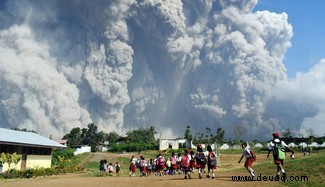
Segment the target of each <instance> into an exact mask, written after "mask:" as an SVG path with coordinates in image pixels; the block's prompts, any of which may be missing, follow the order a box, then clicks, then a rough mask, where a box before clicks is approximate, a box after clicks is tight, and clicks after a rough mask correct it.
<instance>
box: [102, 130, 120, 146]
mask: <svg viewBox="0 0 325 187" xmlns="http://www.w3.org/2000/svg"><path fill="white" fill-rule="evenodd" d="M119 138H120V135H119V134H117V132H115V131H113V132H110V133H108V134H107V136H106V138H105V140H107V141H108V142H109V143H116V140H118V139H119Z"/></svg>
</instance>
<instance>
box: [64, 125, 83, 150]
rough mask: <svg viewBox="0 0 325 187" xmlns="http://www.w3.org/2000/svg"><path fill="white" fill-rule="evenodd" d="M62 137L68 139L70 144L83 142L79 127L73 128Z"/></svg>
mask: <svg viewBox="0 0 325 187" xmlns="http://www.w3.org/2000/svg"><path fill="white" fill-rule="evenodd" d="M62 139H66V140H68V145H69V146H71V145H80V144H81V142H82V141H81V129H80V128H79V127H75V128H73V129H72V130H71V131H70V132H69V133H68V134H66V135H64V136H63V138H62Z"/></svg>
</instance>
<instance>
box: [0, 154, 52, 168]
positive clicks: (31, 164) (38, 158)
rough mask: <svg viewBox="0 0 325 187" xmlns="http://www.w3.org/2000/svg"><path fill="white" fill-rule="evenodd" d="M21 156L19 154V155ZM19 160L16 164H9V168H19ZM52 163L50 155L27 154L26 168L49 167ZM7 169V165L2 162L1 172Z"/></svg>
mask: <svg viewBox="0 0 325 187" xmlns="http://www.w3.org/2000/svg"><path fill="white" fill-rule="evenodd" d="M20 156H21V155H20ZM21 162H22V161H21V160H20V161H19V162H18V164H16V165H15V164H11V166H10V169H17V170H20V169H21ZM51 164H52V155H27V160H26V169H29V168H30V169H37V168H50V167H51ZM7 170H9V165H8V164H7V163H6V164H3V168H2V172H5V171H7Z"/></svg>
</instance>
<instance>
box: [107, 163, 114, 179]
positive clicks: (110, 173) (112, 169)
mask: <svg viewBox="0 0 325 187" xmlns="http://www.w3.org/2000/svg"><path fill="white" fill-rule="evenodd" d="M107 169H108V175H109V176H113V171H114V167H113V164H112V163H109V165H108V168H107Z"/></svg>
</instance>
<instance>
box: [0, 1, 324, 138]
mask: <svg viewBox="0 0 325 187" xmlns="http://www.w3.org/2000/svg"><path fill="white" fill-rule="evenodd" d="M322 4H324V3H323V2H322V1H320V0H319V1H311V2H307V1H285V0H281V1H280V0H276V1H275V0H273V1H266V0H261V1H258V0H227V1H225V0H197V1H193V0H183V1H179V0H169V1H162V0H110V1H100V0H98V1H88V0H71V1H66V0H56V1H38V0H26V1H21V0H10V1H9V0H4V1H0V56H1V58H0V82H1V84H0V121H1V124H0V126H1V127H5V128H14V127H18V128H27V129H30V130H35V131H37V132H39V133H40V134H42V135H45V136H49V135H52V137H60V136H61V137H62V136H63V135H64V134H66V133H68V132H69V131H70V130H71V129H72V128H74V127H80V128H83V127H87V125H88V123H94V124H95V125H97V126H98V128H99V130H103V131H104V132H112V131H116V132H118V133H120V134H125V132H127V131H129V130H133V129H137V128H141V127H142V128H146V127H150V126H154V127H156V129H157V131H158V132H159V133H161V134H162V137H163V138H172V137H174V138H176V137H182V136H183V134H184V131H185V129H186V126H188V125H189V126H190V127H191V130H192V131H193V133H195V132H204V131H205V128H206V127H209V128H211V130H212V132H214V131H216V129H217V128H219V127H221V128H223V129H224V130H225V135H226V137H230V138H242V139H254V138H258V139H269V138H271V134H272V132H274V131H279V132H283V131H284V130H286V129H290V130H291V131H292V132H293V133H294V134H295V135H299V136H309V135H319V136H322V135H324V132H325V124H324V121H325V94H323V93H324V92H325V58H324V55H323V54H325V53H324V49H325V48H324V46H323V45H324V42H323V41H324V36H323V34H322V33H325V32H323V31H324V27H323V26H322V24H319V23H317V22H316V20H318V18H322V17H324V16H323V14H324V13H322V11H321V7H323V6H321V5H322Z"/></svg>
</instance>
